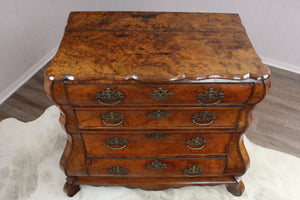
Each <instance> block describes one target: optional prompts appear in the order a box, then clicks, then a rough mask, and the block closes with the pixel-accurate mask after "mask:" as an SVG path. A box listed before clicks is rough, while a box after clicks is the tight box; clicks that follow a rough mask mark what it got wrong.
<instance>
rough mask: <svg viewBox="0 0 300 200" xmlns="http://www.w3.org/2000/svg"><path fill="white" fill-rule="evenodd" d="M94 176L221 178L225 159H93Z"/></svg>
mask: <svg viewBox="0 0 300 200" xmlns="http://www.w3.org/2000/svg"><path fill="white" fill-rule="evenodd" d="M87 165H88V173H89V175H92V176H126V177H132V176H149V177H150V176H151V177H155V176H156V177H158V176H163V177H174V176H175V177H201V176H220V175H222V173H223V171H224V166H225V158H212V159H172V158H169V159H92V160H89V161H88V164H87Z"/></svg>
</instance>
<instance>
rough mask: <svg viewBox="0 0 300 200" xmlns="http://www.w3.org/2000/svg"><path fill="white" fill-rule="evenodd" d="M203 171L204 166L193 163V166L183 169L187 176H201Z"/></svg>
mask: <svg viewBox="0 0 300 200" xmlns="http://www.w3.org/2000/svg"><path fill="white" fill-rule="evenodd" d="M203 172H204V169H203V168H200V167H197V166H195V165H193V166H191V167H188V168H185V169H184V170H183V174H184V175H185V176H191V177H193V176H200V175H201V174H202V173H203Z"/></svg>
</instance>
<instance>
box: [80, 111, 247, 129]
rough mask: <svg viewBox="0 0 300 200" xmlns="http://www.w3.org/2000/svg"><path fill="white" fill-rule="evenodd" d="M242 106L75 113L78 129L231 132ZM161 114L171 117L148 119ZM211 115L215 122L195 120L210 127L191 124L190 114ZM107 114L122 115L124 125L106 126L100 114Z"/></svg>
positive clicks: (191, 116)
mask: <svg viewBox="0 0 300 200" xmlns="http://www.w3.org/2000/svg"><path fill="white" fill-rule="evenodd" d="M241 110H242V108H241V107H230V108H226V107H218V108H199V107H195V108H182V107H179V108H172V107H171V108H170V107H168V108H161V109H153V108H131V109H128V108H110V109H107V108H103V109H100V108H98V109H90V108H76V109H75V113H76V117H77V121H78V127H79V128H80V129H101V130H126V129H129V128H130V129H131V130H133V129H134V130H138V129H139V130H146V129H148V130H149V129H152V130H153V129H159V128H160V129H172V130H178V129H181V130H188V129H198V130H202V129H217V128H218V129H220V128H223V129H224V128H225V129H226V128H227V129H234V128H235V127H236V124H237V123H236V121H237V120H238V116H239V112H240V111H241ZM156 111H161V112H164V113H169V114H170V117H165V118H164V119H151V118H149V117H147V115H148V114H149V113H153V112H156ZM205 111H207V112H208V113H212V114H214V115H215V117H216V119H215V120H207V121H196V122H198V123H199V124H205V123H209V122H211V121H213V122H212V124H210V125H203V126H199V125H197V124H195V123H193V115H195V114H199V113H200V112H202V113H203V112H205ZM108 112H114V113H119V114H122V115H124V117H125V119H124V122H123V123H121V124H120V125H118V126H108V125H106V124H105V123H104V122H106V121H105V120H101V118H100V115H103V114H105V113H108ZM103 121H104V122H103ZM119 121H120V120H118V121H115V122H107V123H110V124H117V123H118V122H119Z"/></svg>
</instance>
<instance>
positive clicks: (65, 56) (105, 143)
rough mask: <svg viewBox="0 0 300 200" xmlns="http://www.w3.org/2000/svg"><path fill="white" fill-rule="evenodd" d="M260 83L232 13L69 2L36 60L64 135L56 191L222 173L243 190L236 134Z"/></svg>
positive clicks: (153, 185)
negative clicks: (45, 56) (87, 7)
mask: <svg viewBox="0 0 300 200" xmlns="http://www.w3.org/2000/svg"><path fill="white" fill-rule="evenodd" d="M269 87H270V71H269V69H268V67H267V66H265V65H263V64H262V62H261V60H260V59H259V57H258V55H257V54H256V53H255V51H254V49H253V47H252V45H251V43H250V41H249V39H248V37H247V35H246V32H245V29H244V27H243V26H242V25H241V21H240V18H239V16H238V15H236V14H208V13H157V12H72V13H71V14H70V16H69V19H68V24H67V26H66V29H65V34H64V37H63V39H62V42H61V44H60V48H59V49H58V52H57V54H56V56H55V57H54V58H53V60H52V62H51V64H50V65H49V66H48V68H47V70H46V72H45V90H46V92H47V94H48V95H49V96H50V97H51V99H52V100H53V101H54V102H55V104H57V105H58V106H59V108H60V110H61V116H60V122H61V123H62V124H63V125H64V127H65V129H66V132H67V135H68V137H67V144H66V147H65V150H64V152H63V155H62V157H61V161H60V165H61V167H62V169H63V170H64V172H65V174H66V176H67V181H66V184H65V186H64V189H65V191H66V193H67V194H68V195H69V196H73V195H74V194H76V193H77V192H78V191H79V189H80V187H79V185H81V184H88V185H96V186H116V185H118V186H125V187H129V188H142V189H146V190H163V189H166V188H177V187H183V186H190V185H216V184H226V185H227V189H228V191H229V192H231V193H232V194H234V195H237V196H238V195H241V194H242V192H243V190H244V185H243V183H242V181H241V178H240V177H241V176H242V175H243V174H244V173H245V172H246V170H247V167H248V165H249V157H248V154H247V151H246V149H245V147H244V144H243V134H244V132H245V131H246V129H247V127H248V126H249V125H250V123H251V119H252V117H251V112H252V110H253V109H254V107H255V105H256V104H257V103H258V102H260V101H261V100H262V99H263V98H264V96H265V95H266V94H267V92H268V89H269Z"/></svg>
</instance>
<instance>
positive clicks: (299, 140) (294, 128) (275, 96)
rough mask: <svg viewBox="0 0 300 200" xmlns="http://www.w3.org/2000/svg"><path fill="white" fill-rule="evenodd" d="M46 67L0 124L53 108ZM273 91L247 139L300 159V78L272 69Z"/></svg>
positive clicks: (1, 113)
mask: <svg viewBox="0 0 300 200" xmlns="http://www.w3.org/2000/svg"><path fill="white" fill-rule="evenodd" d="M44 69H45V67H44V68H43V69H42V70H40V71H39V72H37V73H36V74H35V75H34V76H33V77H32V78H31V79H30V80H29V81H27V82H26V83H25V84H24V85H23V86H22V87H21V88H20V89H18V90H17V91H16V92H15V93H14V94H13V95H12V96H11V97H10V98H9V99H7V100H6V101H5V102H4V103H3V104H2V105H0V120H3V119H5V118H9V117H14V118H17V119H19V120H21V121H24V122H27V121H31V120H35V119H36V118H38V117H39V116H40V115H41V114H42V113H43V112H44V111H45V109H46V108H47V107H49V106H51V105H53V103H52V102H51V101H50V100H49V99H48V97H47V96H46V95H45V93H44V89H43V80H44V76H43V73H44ZM271 72H272V77H271V80H272V87H271V90H270V93H269V95H268V96H267V97H266V98H265V99H264V101H263V102H261V103H260V104H258V106H257V107H256V109H255V110H254V113H253V118H254V119H253V122H252V124H251V126H250V128H249V129H248V131H247V133H246V135H247V137H248V138H249V139H250V140H251V141H252V142H254V143H256V144H259V145H261V146H264V147H268V148H272V149H276V150H279V151H282V152H286V153H290V154H293V155H295V156H297V157H300V75H299V74H295V73H291V72H288V71H285V70H280V69H277V68H273V67H271Z"/></svg>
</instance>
